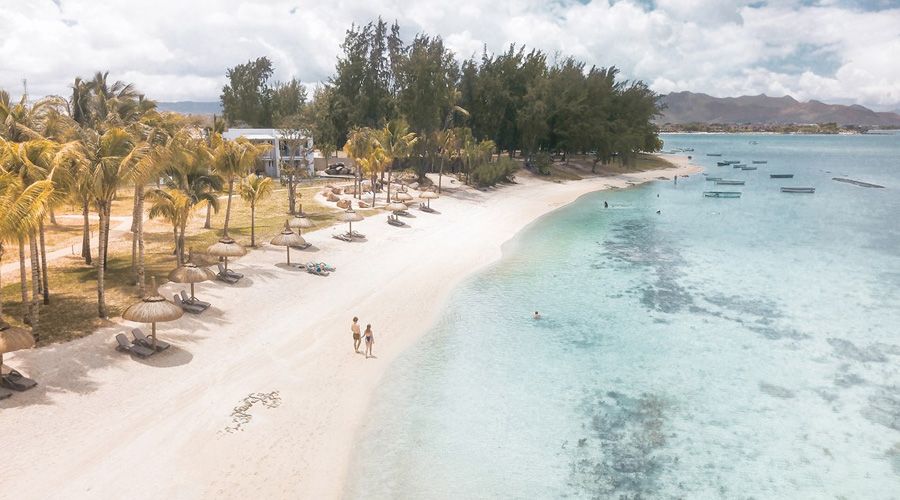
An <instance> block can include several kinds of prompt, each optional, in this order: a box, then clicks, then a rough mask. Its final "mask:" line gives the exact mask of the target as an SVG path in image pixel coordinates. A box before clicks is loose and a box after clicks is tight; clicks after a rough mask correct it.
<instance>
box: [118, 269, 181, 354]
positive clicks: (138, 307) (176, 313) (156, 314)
mask: <svg viewBox="0 0 900 500" xmlns="http://www.w3.org/2000/svg"><path fill="white" fill-rule="evenodd" d="M150 289H151V290H153V295H150V296H149V297H144V300H142V301H140V302H138V303H135V304H132V305H131V306H129V307H128V309H125V312H123V313H122V318H124V319H127V320H128V321H135V322H138V323H150V336H151V337H152V338H153V348H154V349H156V323H159V322H162V321H174V320H176V319H178V318H180V317H181V316H182V315H183V314H184V311H183V310H182V309H181V308H180V307H178V306H176V305H175V304H173V303H171V302H169V301H168V300H166V299H164V298H163V297H162V296H160V295H159V292H157V291H156V277H155V276H154V277H153V278H152V286H151V288H150Z"/></svg>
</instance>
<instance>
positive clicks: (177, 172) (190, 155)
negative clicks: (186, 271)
mask: <svg viewBox="0 0 900 500" xmlns="http://www.w3.org/2000/svg"><path fill="white" fill-rule="evenodd" d="M168 155H169V157H168V160H167V161H168V166H167V167H166V168H165V170H163V173H164V174H165V175H166V176H167V179H166V182H165V189H154V190H151V191H150V192H148V193H147V198H148V200H150V202H151V209H150V216H151V218H152V217H153V216H154V214H157V215H164V213H168V211H169V210H170V209H169V208H162V207H167V206H170V205H171V213H172V214H173V215H177V217H168V216H166V218H167V219H168V220H169V221H170V222H173V223H176V224H177V226H176V227H175V255H176V258H177V260H178V265H179V266H180V265H182V264H183V263H184V261H185V260H184V254H185V251H184V250H185V245H184V240H185V233H186V231H187V222H188V220H189V219H190V216H191V215H192V214H193V212H194V210H196V209H197V207H199V206H201V205H209V206H211V207H212V208H213V209H214V210H218V209H219V199H218V196H217V193H218V192H219V191H221V190H222V178H221V177H219V176H218V175H215V174H213V173H212V172H211V166H212V155H211V154H210V152H209V148H208V147H207V146H206V143H205V142H204V141H202V140H194V139H191V140H188V141H186V142H183V143H178V142H176V143H173V144H172V145H171V147H170V149H169V150H168ZM176 192H177V193H176ZM157 207H159V208H157ZM154 208H157V210H156V211H154Z"/></svg>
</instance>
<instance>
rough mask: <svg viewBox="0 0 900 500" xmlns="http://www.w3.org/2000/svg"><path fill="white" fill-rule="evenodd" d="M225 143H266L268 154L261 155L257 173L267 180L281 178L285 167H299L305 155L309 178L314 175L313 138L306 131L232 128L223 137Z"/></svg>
mask: <svg viewBox="0 0 900 500" xmlns="http://www.w3.org/2000/svg"><path fill="white" fill-rule="evenodd" d="M222 137H224V138H225V139H228V140H235V139H237V138H239V137H243V138H245V139H247V140H248V141H250V142H254V143H262V144H268V145H269V146H271V147H270V148H269V151H268V152H266V153H264V154H263V155H262V156H260V158H259V161H260V165H259V167H258V168H259V170H260V171H261V173H264V174H265V175H268V176H269V177H276V178H277V177H281V170H282V168H284V167H285V166H288V165H294V166H301V165H302V164H303V160H304V156H305V157H306V168H307V171H308V173H309V175H310V176H312V175H315V166H314V165H315V163H314V156H313V138H312V135H311V134H309V133H308V132H307V131H305V130H284V129H276V128H231V129H228V130H226V131H225V133H223V134H222Z"/></svg>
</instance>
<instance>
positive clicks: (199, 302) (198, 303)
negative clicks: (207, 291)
mask: <svg viewBox="0 0 900 500" xmlns="http://www.w3.org/2000/svg"><path fill="white" fill-rule="evenodd" d="M181 301H182V302H184V303H185V304H191V305H194V306H200V307H202V308H204V309H206V308H208V307H209V306H211V305H212V304H210V303H209V302H204V301H202V300H200V299H198V298H197V297H194V298H193V299H192V298H190V297H188V294H187V291H185V290H182V291H181Z"/></svg>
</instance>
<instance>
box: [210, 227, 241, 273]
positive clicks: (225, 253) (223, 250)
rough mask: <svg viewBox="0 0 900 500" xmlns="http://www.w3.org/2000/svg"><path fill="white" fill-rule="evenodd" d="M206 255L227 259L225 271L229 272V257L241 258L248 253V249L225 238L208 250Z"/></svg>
mask: <svg viewBox="0 0 900 500" xmlns="http://www.w3.org/2000/svg"><path fill="white" fill-rule="evenodd" d="M206 253H208V254H210V255H213V256H215V257H225V270H226V271H227V270H228V257H240V256H242V255H244V254H246V253H247V249H245V248H244V247H242V246H240V245H238V244H237V242H236V241H234V240H233V239H231V238H229V237H228V236H223V237H222V239H220V240H219V241H217V242H216V243H213V244H212V245H210V246H209V248H207V249H206Z"/></svg>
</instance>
